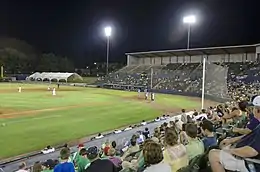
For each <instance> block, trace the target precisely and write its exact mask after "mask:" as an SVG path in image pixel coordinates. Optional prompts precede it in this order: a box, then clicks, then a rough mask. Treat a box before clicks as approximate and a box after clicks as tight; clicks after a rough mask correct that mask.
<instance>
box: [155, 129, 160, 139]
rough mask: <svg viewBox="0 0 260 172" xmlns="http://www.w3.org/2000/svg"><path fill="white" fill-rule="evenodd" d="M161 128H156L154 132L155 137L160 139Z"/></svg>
mask: <svg viewBox="0 0 260 172" xmlns="http://www.w3.org/2000/svg"><path fill="white" fill-rule="evenodd" d="M160 135H161V134H160V130H159V128H155V129H154V132H153V137H156V138H158V139H160Z"/></svg>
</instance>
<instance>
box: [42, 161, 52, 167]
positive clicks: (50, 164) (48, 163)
mask: <svg viewBox="0 0 260 172" xmlns="http://www.w3.org/2000/svg"><path fill="white" fill-rule="evenodd" d="M42 165H43V166H45V167H47V168H54V166H55V162H54V161H53V160H52V159H48V160H47V161H45V162H43V163H42Z"/></svg>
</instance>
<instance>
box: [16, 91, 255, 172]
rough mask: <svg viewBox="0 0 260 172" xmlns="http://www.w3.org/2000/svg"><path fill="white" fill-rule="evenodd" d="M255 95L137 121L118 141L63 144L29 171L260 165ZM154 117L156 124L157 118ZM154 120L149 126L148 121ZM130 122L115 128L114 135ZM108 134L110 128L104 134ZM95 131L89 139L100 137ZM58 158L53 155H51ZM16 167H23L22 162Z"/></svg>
mask: <svg viewBox="0 0 260 172" xmlns="http://www.w3.org/2000/svg"><path fill="white" fill-rule="evenodd" d="M259 120H260V96H253V97H252V98H251V100H250V102H248V101H240V102H238V103H235V101H233V102H226V103H225V104H220V105H218V106H216V107H209V108H207V109H203V110H201V111H199V112H197V111H196V110H194V111H193V112H188V113H187V112H185V110H184V109H183V110H182V112H181V114H180V115H178V116H175V117H172V118H170V117H169V116H165V115H164V116H162V117H160V118H159V117H158V118H156V119H155V120H154V121H151V122H145V121H142V123H141V124H140V125H139V126H135V128H137V129H138V127H143V128H142V130H141V131H139V130H136V132H135V133H134V134H133V135H131V136H128V139H127V140H125V142H124V143H123V145H118V144H117V141H111V140H106V141H105V142H103V144H102V145H91V146H90V144H88V143H86V144H79V145H78V150H77V151H76V152H71V150H70V148H68V147H67V146H65V147H64V148H62V149H61V151H60V156H59V160H53V159H49V160H45V161H44V162H35V164H34V166H33V167H32V169H31V170H32V171H35V172H36V171H39V172H41V171H48V172H50V171H54V172H61V171H62V172H67V171H68V172H74V171H78V172H92V171H93V172H97V171H98V172H119V171H121V172H136V171H138V172H142V171H144V172H157V171H158V172H187V171H197V172H198V171H213V172H222V171H229V172H230V171H241V172H242V171H243V172H256V171H259V170H260V160H259V157H260V155H259V153H260V147H259V145H260V144H259V143H260V138H259V134H260V121H259ZM159 122H160V123H159ZM149 123H150V124H156V125H158V126H157V127H155V128H154V130H153V131H151V130H149V128H148V126H149V125H150V124H149ZM133 127H134V126H130V127H128V128H126V129H125V131H123V130H115V131H114V132H113V134H120V133H123V132H127V131H130V130H133ZM110 134H112V133H110ZM106 137H107V136H106V135H102V134H99V135H98V136H96V137H95V138H92V140H98V139H104V138H106ZM57 158H58V157H57ZM19 168H20V169H19V170H18V171H20V172H25V171H27V169H26V168H27V167H26V165H25V164H24V163H23V164H21V165H20V167H19Z"/></svg>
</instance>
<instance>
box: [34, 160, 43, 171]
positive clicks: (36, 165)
mask: <svg viewBox="0 0 260 172" xmlns="http://www.w3.org/2000/svg"><path fill="white" fill-rule="evenodd" d="M32 168H33V170H32V172H41V171H42V170H43V169H42V164H41V163H40V162H39V161H38V162H35V163H34V165H33V167H32Z"/></svg>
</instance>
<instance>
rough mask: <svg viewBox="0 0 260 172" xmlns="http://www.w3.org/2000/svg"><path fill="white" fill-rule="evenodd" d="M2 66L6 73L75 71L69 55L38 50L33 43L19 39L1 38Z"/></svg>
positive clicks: (0, 53) (0, 55) (0, 54)
mask: <svg viewBox="0 0 260 172" xmlns="http://www.w3.org/2000/svg"><path fill="white" fill-rule="evenodd" d="M0 66H4V71H5V73H9V74H19V73H24V74H26V73H32V72H36V71H37V72H73V71H74V65H73V63H72V61H71V60H69V59H68V58H67V57H64V56H59V55H56V54H54V53H43V54H42V53H40V52H37V50H35V49H34V48H33V47H32V46H31V45H29V44H27V43H26V42H24V41H21V40H17V39H10V38H9V39H0Z"/></svg>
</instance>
